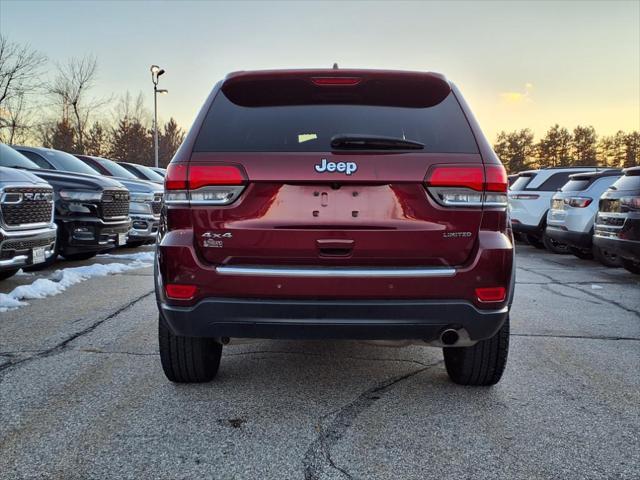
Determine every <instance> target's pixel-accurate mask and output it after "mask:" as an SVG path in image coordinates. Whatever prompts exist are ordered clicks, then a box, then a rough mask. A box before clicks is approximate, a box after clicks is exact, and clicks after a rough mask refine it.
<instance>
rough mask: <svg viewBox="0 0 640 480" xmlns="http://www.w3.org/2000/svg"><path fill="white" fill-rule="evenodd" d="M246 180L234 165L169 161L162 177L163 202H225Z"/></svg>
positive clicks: (211, 203)
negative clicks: (163, 184) (186, 163)
mask: <svg viewBox="0 0 640 480" xmlns="http://www.w3.org/2000/svg"><path fill="white" fill-rule="evenodd" d="M246 183H247V177H246V176H245V174H244V172H243V171H242V170H241V169H240V168H239V167H236V166H234V165H183V164H173V165H169V168H168V169H167V175H166V177H165V203H166V204H168V205H172V204H173V205H176V204H198V205H228V204H230V203H232V202H233V201H235V199H236V198H238V197H239V196H240V194H241V193H242V191H243V190H244V187H245V185H246Z"/></svg>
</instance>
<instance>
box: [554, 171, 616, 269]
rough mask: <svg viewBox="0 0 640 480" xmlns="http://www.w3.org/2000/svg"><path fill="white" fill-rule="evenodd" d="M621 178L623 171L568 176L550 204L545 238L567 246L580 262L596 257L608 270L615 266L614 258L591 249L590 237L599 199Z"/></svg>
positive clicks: (604, 252) (598, 249)
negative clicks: (580, 259)
mask: <svg viewBox="0 0 640 480" xmlns="http://www.w3.org/2000/svg"><path fill="white" fill-rule="evenodd" d="M621 175H622V171H621V170H617V169H611V170H602V171H598V172H587V173H576V174H574V175H571V176H570V177H569V181H568V182H567V183H566V184H565V185H564V186H563V187H562V188H561V189H560V191H559V192H558V193H556V194H555V195H554V196H553V199H552V200H551V209H550V210H549V213H547V228H546V230H545V233H546V235H547V236H548V237H550V238H552V239H553V240H555V241H557V242H561V243H564V244H566V245H567V246H568V247H569V250H570V251H571V253H573V254H574V255H575V256H577V257H579V258H593V257H594V256H595V257H596V259H597V260H599V261H600V262H601V263H602V264H604V265H606V266H608V267H615V266H618V264H619V263H618V259H617V258H616V257H615V255H611V254H608V253H607V252H606V251H603V250H602V249H600V248H598V247H595V246H593V241H592V237H593V224H594V221H595V218H596V215H597V213H598V200H599V199H600V195H602V194H603V193H604V192H605V191H606V190H607V189H608V188H609V186H610V185H611V184H613V183H614V182H615V181H616V180H617V179H618V178H620V176H621Z"/></svg>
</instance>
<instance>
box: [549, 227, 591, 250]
mask: <svg viewBox="0 0 640 480" xmlns="http://www.w3.org/2000/svg"><path fill="white" fill-rule="evenodd" d="M545 231H546V234H547V236H549V237H551V238H552V239H554V240H556V241H558V242H560V243H564V244H566V245H569V246H571V247H576V248H585V249H588V248H591V246H592V243H593V242H592V238H593V235H592V234H591V232H588V233H584V232H572V231H569V230H564V229H562V228H558V227H552V226H550V225H549V226H547V228H546V230H545Z"/></svg>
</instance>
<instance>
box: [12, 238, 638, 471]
mask: <svg viewBox="0 0 640 480" xmlns="http://www.w3.org/2000/svg"><path fill="white" fill-rule="evenodd" d="M109 261H112V260H109V259H108V257H99V259H97V260H96V259H92V260H88V261H86V262H81V263H79V264H90V263H95V262H109ZM517 264H518V269H517V287H516V298H515V303H514V306H513V310H512V314H511V321H512V335H511V350H510V353H509V363H508V365H507V370H506V372H505V375H504V377H503V379H502V381H501V382H500V383H499V384H498V385H496V386H495V387H492V388H473V387H461V386H457V385H454V384H452V383H451V382H450V381H449V380H448V378H447V375H446V372H445V369H444V365H443V363H442V353H441V351H440V350H439V349H435V348H428V347H420V346H410V347H405V348H390V347H380V346H375V345H370V344H366V343H359V342H347V341H343V342H338V341H330V342H308V341H305V342H296V341H266V340H263V341H257V342H254V343H248V344H241V345H230V346H227V347H225V349H224V353H223V359H222V364H221V368H220V372H219V375H218V378H217V379H216V380H215V381H214V382H212V383H209V384H201V385H174V384H171V383H170V382H168V381H167V380H166V379H165V377H164V375H163V374H162V370H161V367H160V361H159V357H158V352H157V349H158V347H157V340H156V329H157V323H156V321H157V311H156V306H155V299H154V296H153V293H152V292H153V284H152V269H151V268H141V269H137V270H130V271H127V272H125V273H123V274H119V275H112V276H107V277H100V278H92V279H89V280H87V281H85V282H82V283H79V284H77V285H74V286H72V287H70V288H69V289H68V290H67V291H65V292H63V293H62V294H60V295H57V296H54V297H50V298H46V299H42V300H29V301H28V302H29V305H28V306H24V307H22V308H19V309H17V310H10V311H8V312H4V313H0V472H1V473H0V477H2V478H4V479H13V478H71V479H76V478H78V479H80V478H82V479H86V478H100V479H104V478H131V479H141V478H145V479H146V478H158V479H164V478H167V479H173V478H185V479H187V478H189V479H190V478H193V479H204V478H223V479H240V478H252V479H253V478H255V479H286V478H294V479H295V478H304V479H333V478H336V479H341V478H344V479H349V478H353V479H376V478H381V479H383V478H384V479H387V478H393V479H396V478H400V479H413V478H415V479H423V478H456V479H460V478H469V479H483V478H487V479H489V478H491V479H493V478H509V479H512V478H527V479H529V478H563V479H573V478H576V479H582V478H611V479H613V478H616V479H617V478H638V477H639V476H640V278H639V277H638V276H633V275H632V274H630V273H629V272H626V271H624V270H622V269H608V268H605V267H602V266H599V265H598V264H596V263H594V262H588V261H583V260H579V259H577V258H575V257H573V256H559V255H553V254H550V253H548V252H545V251H540V250H535V249H533V248H532V247H529V246H522V245H518V247H517ZM69 265H75V264H69ZM67 266H68V264H66V263H59V264H56V265H55V266H54V267H53V269H56V268H65V267H67ZM49 274H51V270H49V271H45V272H43V273H42V274H39V275H37V276H19V277H14V279H11V280H8V281H5V282H2V284H0V292H4V293H7V292H8V291H10V290H12V289H13V288H15V286H17V285H18V284H27V283H30V282H33V280H34V278H36V277H38V276H46V275H49Z"/></svg>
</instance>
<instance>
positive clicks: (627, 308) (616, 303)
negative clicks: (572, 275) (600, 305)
mask: <svg viewBox="0 0 640 480" xmlns="http://www.w3.org/2000/svg"><path fill="white" fill-rule="evenodd" d="M518 268H521V269H522V270H524V271H525V272H529V273H533V274H534V275H540V276H541V277H543V278H546V279H548V280H550V281H551V282H552V283H553V284H559V285H564V286H566V287H567V288H571V289H572V290H576V291H578V292H580V293H582V294H585V295H587V294H588V295H590V296H592V297H594V298H597V299H598V300H601V301H602V302H604V303H606V304H608V305H611V306H614V307H617V308H619V309H621V310H624V311H625V312H628V313H632V314H634V315H635V316H636V317H638V318H640V312H639V311H638V310H634V309H632V308H629V307H627V306H625V305H623V304H621V303H619V302H616V301H615V300H611V299H608V298H606V297H603V296H602V295H598V294H596V293H594V292H588V293H587V292H585V291H584V290H581V289H579V288H578V287H574V286H573V285H571V284H570V283H559V282H558V281H557V280H556V279H555V278H553V277H551V276H550V275H547V274H546V273H540V272H538V271H535V270H532V269H530V268H524V267H518ZM590 283H594V284H597V283H598V282H590ZM547 285H548V284H547ZM580 300H585V299H580Z"/></svg>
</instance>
